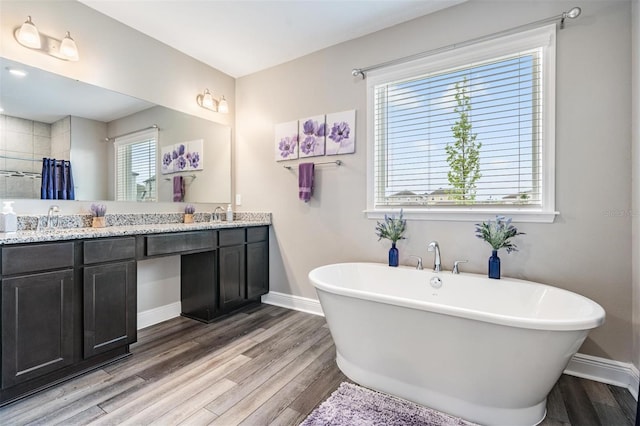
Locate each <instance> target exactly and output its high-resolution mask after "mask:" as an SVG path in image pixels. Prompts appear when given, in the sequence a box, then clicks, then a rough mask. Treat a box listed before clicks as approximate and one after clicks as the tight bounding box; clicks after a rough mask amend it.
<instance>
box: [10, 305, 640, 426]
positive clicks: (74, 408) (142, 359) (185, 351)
mask: <svg viewBox="0 0 640 426" xmlns="http://www.w3.org/2000/svg"><path fill="white" fill-rule="evenodd" d="M131 350H132V353H133V356H131V357H129V358H127V359H125V360H122V361H119V362H117V363H114V364H111V365H108V366H106V367H104V368H102V369H99V370H96V371H94V372H91V373H89V374H86V375H84V376H81V377H78V378H76V379H73V380H70V381H68V382H65V383H62V384H60V385H58V386H55V387H53V388H50V389H48V390H45V391H43V392H41V393H39V394H37V395H34V396H31V397H28V398H25V399H23V400H20V401H18V402H16V403H14V404H11V405H9V406H7V407H3V408H0V424H2V425H14V424H15V425H22V424H33V425H55V424H62V425H85V424H91V425H116V424H118V425H120V424H132V425H142V424H145V425H146V424H156V425H208V424H212V425H297V424H299V423H300V422H301V421H302V420H303V419H304V418H305V417H306V416H307V415H308V414H309V413H310V412H311V411H312V410H313V409H314V408H315V407H316V406H317V405H318V404H319V403H320V402H322V401H323V400H324V399H326V398H327V397H328V396H329V394H330V393H331V392H333V391H334V390H335V389H336V388H337V387H338V385H339V384H340V383H341V382H342V381H347V380H348V379H347V378H346V377H345V376H344V375H343V374H342V373H341V372H340V370H338V368H337V367H336V365H335V361H334V359H335V348H334V346H333V341H332V339H331V336H330V334H329V330H328V328H327V327H326V323H325V321H324V318H322V317H318V316H314V315H309V314H305V313H301V312H296V311H290V310H287V309H283V308H278V307H275V306H269V305H260V306H254V307H250V308H247V309H245V310H243V311H241V312H239V313H237V314H235V315H233V316H230V317H227V318H225V319H222V320H220V321H217V322H216V323H213V324H202V323H199V322H197V321H193V320H189V319H186V318H175V319H172V320H169V321H166V322H164V323H161V324H158V325H155V326H152V327H148V328H146V329H144V330H140V331H139V333H138V342H137V343H136V344H135V345H133V346H132V347H131ZM635 404H636V402H635V400H634V399H633V397H632V396H631V394H630V393H629V392H628V391H627V390H626V389H622V388H617V387H614V386H608V385H604V384H601V383H597V382H592V381H589V380H584V379H578V378H575V377H570V376H562V378H561V379H560V380H559V381H558V384H557V385H556V386H555V387H554V389H553V391H552V392H551V394H550V396H549V401H548V415H547V418H546V419H545V421H544V422H543V423H542V424H543V425H545V426H552V425H553V426H555V425H580V426H586V425H605V426H608V425H616V426H618V425H620V426H624V425H632V424H633V420H634V418H635V406H636V405H635Z"/></svg>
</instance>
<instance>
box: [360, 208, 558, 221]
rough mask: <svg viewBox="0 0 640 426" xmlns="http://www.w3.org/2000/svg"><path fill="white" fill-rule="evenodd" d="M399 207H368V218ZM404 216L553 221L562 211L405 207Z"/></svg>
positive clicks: (443, 218)
mask: <svg viewBox="0 0 640 426" xmlns="http://www.w3.org/2000/svg"><path fill="white" fill-rule="evenodd" d="M399 212H400V209H399V208H385V209H368V210H365V211H364V213H365V214H366V215H367V219H384V215H385V214H396V215H397V214H398V213H399ZM402 212H403V217H404V218H405V219H411V220H433V221H453V222H482V221H485V220H488V219H493V218H494V217H495V216H496V215H498V216H507V217H510V218H512V219H513V221H514V222H520V223H553V221H554V220H555V218H556V216H557V215H559V214H560V212H556V211H541V210H526V209H517V210H516V209H508V208H504V209H487V208H485V209H480V208H477V209H471V208H467V209H446V208H443V209H416V208H413V209H412V208H403V209H402Z"/></svg>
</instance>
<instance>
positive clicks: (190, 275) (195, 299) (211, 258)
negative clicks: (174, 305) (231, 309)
mask: <svg viewBox="0 0 640 426" xmlns="http://www.w3.org/2000/svg"><path fill="white" fill-rule="evenodd" d="M216 279H217V270H216V252H215V251H205V252H202V253H194V254H184V255H182V256H180V301H181V302H182V303H181V304H182V314H183V315H185V316H187V317H189V318H195V319H198V320H200V321H205V322H209V321H211V320H212V319H213V318H214V317H215V315H216V313H217V310H218V291H217V290H218V289H217V288H216Z"/></svg>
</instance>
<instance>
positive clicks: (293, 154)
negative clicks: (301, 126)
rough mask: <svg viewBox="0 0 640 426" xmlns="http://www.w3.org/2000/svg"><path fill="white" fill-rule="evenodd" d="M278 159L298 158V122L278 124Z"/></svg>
mask: <svg viewBox="0 0 640 426" xmlns="http://www.w3.org/2000/svg"><path fill="white" fill-rule="evenodd" d="M275 155H276V161H285V160H295V159H296V158H298V122H297V121H289V122H287V123H280V124H276V126H275Z"/></svg>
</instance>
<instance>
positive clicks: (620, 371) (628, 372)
mask: <svg viewBox="0 0 640 426" xmlns="http://www.w3.org/2000/svg"><path fill="white" fill-rule="evenodd" d="M262 303H266V304H269V305H276V306H281V307H283V308H288V309H293V310H296V311H302V312H307V313H310V314H314V315H321V316H324V313H323V312H322V306H320V302H319V301H317V300H314V299H308V298H306V297H300V296H292V295H290V294H285V293H278V292H273V291H271V292H269V293H268V294H266V295H264V296H262ZM564 373H565V374H569V375H571V376H577V377H582V378H585V379H589V380H594V381H596V382H602V383H607V384H609V385H615V386H621V387H623V388H626V389H628V390H629V392H631V395H633V397H634V398H635V399H636V400H637V399H638V383H639V381H640V374H639V373H638V369H637V368H636V367H635V366H634V365H633V364H630V363H626V362H620V361H614V360H610V359H606V358H600V357H596V356H591V355H585V354H581V353H577V354H575V355H574V356H573V358H572V359H571V361H570V362H569V365H568V366H567V368H566V369H565V370H564Z"/></svg>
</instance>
